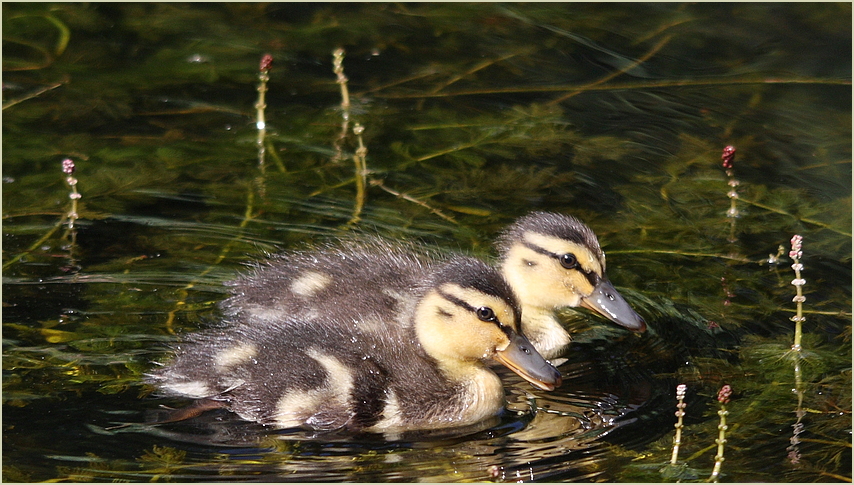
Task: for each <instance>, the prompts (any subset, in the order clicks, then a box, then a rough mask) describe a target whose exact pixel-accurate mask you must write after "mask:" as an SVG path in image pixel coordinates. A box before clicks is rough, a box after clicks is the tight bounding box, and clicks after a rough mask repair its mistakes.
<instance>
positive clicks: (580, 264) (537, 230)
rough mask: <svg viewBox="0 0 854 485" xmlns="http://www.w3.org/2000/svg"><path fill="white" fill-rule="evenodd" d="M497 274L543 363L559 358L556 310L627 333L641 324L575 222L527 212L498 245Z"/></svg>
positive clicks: (564, 341)
mask: <svg viewBox="0 0 854 485" xmlns="http://www.w3.org/2000/svg"><path fill="white" fill-rule="evenodd" d="M498 248H499V252H500V254H501V263H500V267H501V273H502V274H503V275H504V277H505V278H506V279H507V281H508V282H509V283H510V286H511V287H512V288H513V290H514V291H515V292H516V295H517V297H518V298H519V302H520V303H521V305H522V333H524V334H525V336H526V337H528V339H530V341H531V343H533V344H534V347H536V348H537V350H538V351H539V352H540V353H541V354H542V355H543V356H545V357H546V358H553V357H556V356H558V355H560V353H561V351H562V350H563V349H564V348H565V347H566V345H568V344H569V341H570V337H569V334H568V333H567V332H566V330H564V328H563V326H561V324H560V322H558V321H557V319H556V318H555V310H557V309H558V308H561V307H577V306H582V307H585V308H588V309H590V310H593V311H595V312H598V313H600V314H601V315H604V316H605V317H607V318H608V319H610V320H611V321H613V322H615V323H617V324H618V325H621V326H623V327H626V328H628V329H630V330H634V331H637V332H643V331H644V330H646V323H645V322H644V321H643V319H642V318H641V317H640V315H638V314H637V313H635V311H634V310H632V308H631V307H630V306H629V304H628V303H627V302H626V300H625V299H623V297H622V296H621V295H620V294H619V293H618V292H617V290H616V289H615V288H614V285H612V284H611V282H610V281H608V277H607V276H606V275H605V254H604V253H603V252H602V249H601V248H600V247H599V241H598V240H597V239H596V234H594V233H593V231H592V230H590V228H589V227H587V226H586V225H585V224H584V223H582V222H581V221H579V220H578V219H576V218H574V217H571V216H566V215H563V214H555V213H549V212H532V213H530V214H528V215H526V216H524V217H521V218H520V219H518V220H517V221H516V222H514V223H513V224H512V225H511V226H510V227H508V228H507V229H506V230H505V231H504V232H503V233H502V234H501V236H500V237H499V239H498Z"/></svg>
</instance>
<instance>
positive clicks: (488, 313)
mask: <svg viewBox="0 0 854 485" xmlns="http://www.w3.org/2000/svg"><path fill="white" fill-rule="evenodd" d="M475 313H477V318H480V319H481V320H483V321H484V322H494V321H495V312H494V311H492V308H489V307H485V306H482V307H480V308H478V309H477V310H475Z"/></svg>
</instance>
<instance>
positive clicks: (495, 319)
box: [414, 257, 561, 391]
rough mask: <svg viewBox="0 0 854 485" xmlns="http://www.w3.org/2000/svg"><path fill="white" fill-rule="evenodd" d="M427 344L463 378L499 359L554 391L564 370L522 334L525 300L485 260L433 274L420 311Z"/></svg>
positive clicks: (461, 262) (457, 263) (421, 336)
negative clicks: (521, 309)
mask: <svg viewBox="0 0 854 485" xmlns="http://www.w3.org/2000/svg"><path fill="white" fill-rule="evenodd" d="M414 325H415V330H416V334H417V336H418V340H419V342H420V343H421V346H422V347H423V348H424V350H425V351H426V352H427V354H428V355H430V356H431V357H433V358H434V359H436V361H437V362H438V363H439V365H440V367H442V369H443V370H444V371H445V372H446V373H448V374H450V375H452V376H456V377H458V378H460V379H464V378H465V377H466V376H465V374H466V373H468V372H471V369H472V368H473V367H482V366H483V364H482V363H483V362H484V361H489V360H495V361H498V362H500V363H501V364H503V365H505V366H506V367H508V368H509V369H510V370H512V371H513V372H515V373H517V374H519V375H520V376H521V377H522V378H524V379H525V380H527V381H528V382H530V383H531V384H533V385H534V386H536V387H538V388H540V389H544V390H549V391H551V390H554V388H555V387H557V386H559V385H560V382H561V376H560V372H559V371H558V370H557V369H555V368H554V366H552V365H551V364H550V363H548V362H547V361H546V360H545V359H544V358H543V357H542V356H541V355H540V354H539V353H538V352H537V351H536V349H535V348H534V346H533V345H531V342H529V341H528V339H527V338H526V337H525V336H523V335H522V334H521V333H519V325H520V313H519V305H518V303H517V302H516V298H515V296H514V295H513V291H512V290H511V289H510V286H508V284H507V282H506V281H504V279H503V278H502V277H501V275H500V274H498V273H497V272H496V271H495V270H494V269H492V268H490V267H489V266H487V265H486V264H484V263H483V262H481V261H479V260H477V259H474V258H467V257H458V258H455V259H453V260H451V261H450V262H448V263H446V264H444V265H443V266H441V267H440V268H438V269H437V271H436V272H435V273H434V274H433V275H432V277H431V281H430V282H429V283H428V289H427V291H426V294H425V296H424V297H423V298H422V299H421V300H420V302H419V303H418V306H417V308H416V311H415V323H414Z"/></svg>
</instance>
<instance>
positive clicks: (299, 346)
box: [150, 251, 560, 431]
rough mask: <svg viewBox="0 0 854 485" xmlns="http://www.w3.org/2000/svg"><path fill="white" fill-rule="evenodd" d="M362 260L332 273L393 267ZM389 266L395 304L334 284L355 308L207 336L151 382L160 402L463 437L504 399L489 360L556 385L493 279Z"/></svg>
mask: <svg viewBox="0 0 854 485" xmlns="http://www.w3.org/2000/svg"><path fill="white" fill-rule="evenodd" d="M364 256H365V255H364V254H363V253H360V252H349V253H348V252H346V251H340V252H338V253H337V254H336V257H340V258H341V259H340V263H341V266H340V267H339V269H340V268H345V267H348V266H350V265H352V264H356V265H361V266H360V267H361V269H362V270H364V271H371V270H376V271H377V272H378V273H381V272H382V271H385V269H384V268H386V267H387V266H388V264H387V262H385V261H382V260H383V257H379V256H377V255H376V254H374V255H372V257H371V258H366V257H364ZM389 257H391V258H398V260H397V261H396V262H395V264H394V267H395V268H396V269H397V271H396V272H395V274H394V275H393V277H394V278H397V281H398V282H399V283H400V284H402V285H407V286H401V287H399V291H398V292H395V293H392V292H387V294H386V295H383V296H376V297H370V296H369V297H367V298H365V299H363V298H362V294H363V293H364V294H365V295H371V294H375V293H376V291H374V290H373V289H371V288H367V289H366V288H364V287H357V288H352V287H351V288H349V289H347V288H346V282H341V281H335V282H334V283H335V285H336V287H338V285H341V286H340V288H341V289H342V291H344V290H346V291H348V292H349V293H348V294H349V295H350V303H351V304H350V305H347V304H344V303H343V300H342V299H338V300H337V301H335V303H336V306H335V307H333V308H330V309H329V312H323V314H320V315H317V316H316V317H313V318H303V317H301V318H299V319H290V320H284V321H282V320H275V319H271V320H268V321H266V322H265V323H263V324H262V323H259V322H254V324H251V325H234V326H230V327H226V328H223V329H215V330H211V331H208V332H202V333H200V334H197V335H196V336H195V337H193V338H192V339H191V341H190V342H189V343H188V344H185V345H180V346H179V347H178V349H177V356H176V358H175V360H174V361H173V362H172V363H171V364H169V365H167V366H166V367H164V368H162V369H159V370H157V371H155V372H153V373H152V374H151V375H150V379H151V381H152V382H153V383H155V384H157V385H158V386H159V387H160V388H161V389H162V390H163V391H164V392H165V393H166V394H167V395H173V396H181V397H190V398H194V399H201V400H203V402H207V403H208V405H203V406H202V408H211V407H217V406H216V404H217V403H219V405H220V406H222V407H228V408H230V409H231V410H233V411H234V412H236V413H237V414H238V415H240V416H241V417H243V418H244V419H248V420H254V421H259V422H262V423H270V424H275V425H278V426H282V427H293V426H303V425H306V426H309V427H311V428H314V429H336V428H340V427H343V426H346V427H348V428H353V429H365V430H369V431H379V430H389V429H401V430H402V429H429V428H442V427H449V426H459V425H467V424H473V423H476V422H478V421H481V420H483V419H485V418H486V417H488V416H492V415H495V414H496V413H498V412H499V411H500V410H501V409H502V407H503V405H504V391H503V386H502V384H501V381H500V379H499V378H498V376H497V375H496V374H495V373H493V372H492V371H491V370H489V369H488V368H487V367H486V366H485V365H484V361H486V360H489V359H494V360H497V361H498V362H500V363H502V364H504V365H506V366H507V367H509V368H510V369H512V370H513V371H515V372H516V373H518V374H519V375H520V376H522V377H524V378H525V379H527V380H528V381H529V382H531V383H532V384H534V385H535V386H537V387H539V388H541V389H547V390H551V389H554V388H555V386H557V385H559V384H560V374H559V373H558V371H557V369H555V368H554V367H552V366H551V365H550V364H549V363H548V362H546V361H545V360H544V359H543V358H542V357H541V356H540V355H539V354H538V353H537V352H536V351H535V350H533V347H532V346H531V344H530V343H529V342H528V340H527V339H526V338H525V337H523V336H522V335H521V334H519V333H517V329H518V324H519V312H518V307H517V303H516V301H515V298H514V297H513V294H512V291H511V290H510V288H509V286H508V285H507V283H506V282H505V281H504V279H503V278H502V277H501V276H500V275H499V274H498V273H497V272H495V271H494V270H492V269H491V268H489V267H488V266H487V265H485V264H484V263H482V262H480V261H478V260H476V259H473V258H466V257H458V258H454V259H453V260H451V261H450V262H448V263H445V264H442V265H439V266H437V267H436V268H435V270H433V271H425V270H424V268H423V266H422V264H421V262H420V261H419V260H417V259H416V258H413V257H407V256H406V255H405V254H404V253H402V252H401V253H398V254H396V255H389ZM360 258H361V260H360ZM403 268H408V269H409V270H410V271H409V272H403V273H401V272H400V270H401V269H403ZM332 283H333V282H332V281H328V280H327V279H326V278H323V277H314V276H312V277H309V276H306V275H303V278H302V280H296V281H291V282H290V287H291V290H293V291H298V290H304V292H306V293H312V292H314V293H317V292H318V291H320V290H323V289H327V291H329V289H328V288H327V286H328V285H330V284H332ZM354 283H356V284H361V283H362V282H361V281H355V282H354ZM294 286H296V288H294ZM384 287H385V288H389V287H390V286H388V285H386V286H384ZM386 299H387V301H386ZM386 303H388V304H390V305H391V308H394V311H393V312H390V311H389V307H388V306H386ZM375 304H379V305H381V306H380V307H379V308H371V305H375ZM392 313H393V318H391V319H389V315H390V314H392Z"/></svg>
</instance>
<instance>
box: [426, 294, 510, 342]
mask: <svg viewBox="0 0 854 485" xmlns="http://www.w3.org/2000/svg"><path fill="white" fill-rule="evenodd" d="M439 295H441V296H442V298H444V299H446V300H448V301H449V302H451V303H453V304H454V305H457V306H459V307H461V308H465V309H466V310H468V311H470V312H472V313H474V314H475V315H477V316H478V318H480V310H484V309H486V310H489V311H490V312H492V318H491V319H490V320H484V321H488V322H492V323H494V324H495V325H496V326H497V327H498V328H499V329H501V331H502V332H504V333H505V334H506V335H507V336H508V337H510V332H512V331H513V329H512V328H511V327H508V326H507V325H504V324H503V323H501V321H500V320H498V317H497V316H496V315H495V312H494V311H493V310H492V309H491V308H488V307H480V308H475V307H473V306H471V305H469V304H468V303H466V302H465V301H464V300H461V299H459V298H457V297H456V296H454V295H451V294H448V293H445V292H444V291H442V290H439ZM481 320H483V319H482V318H481Z"/></svg>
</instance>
